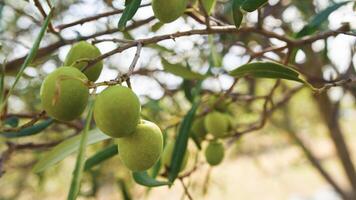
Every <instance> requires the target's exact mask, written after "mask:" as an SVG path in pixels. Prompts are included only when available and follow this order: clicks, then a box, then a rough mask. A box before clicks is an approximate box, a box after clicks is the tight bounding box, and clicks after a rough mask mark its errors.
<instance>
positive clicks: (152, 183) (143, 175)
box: [132, 171, 171, 187]
mask: <svg viewBox="0 0 356 200" xmlns="http://www.w3.org/2000/svg"><path fill="white" fill-rule="evenodd" d="M132 177H133V178H134V180H135V182H136V183H138V184H140V185H143V186H147V187H159V186H164V185H170V184H171V183H170V182H168V181H158V180H156V179H154V178H152V177H150V176H149V175H148V173H147V172H146V171H142V172H132Z"/></svg>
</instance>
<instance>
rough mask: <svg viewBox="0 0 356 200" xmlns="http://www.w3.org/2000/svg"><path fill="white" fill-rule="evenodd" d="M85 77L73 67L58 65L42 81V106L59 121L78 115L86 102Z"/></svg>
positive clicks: (87, 93) (86, 88)
mask: <svg viewBox="0 0 356 200" xmlns="http://www.w3.org/2000/svg"><path fill="white" fill-rule="evenodd" d="M85 81H88V79H87V77H86V76H85V75H84V74H83V73H82V72H81V71H79V70H78V69H76V68H73V67H60V68H58V69H56V70H55V71H54V72H52V73H51V74H49V75H48V76H47V77H46V78H45V79H44V81H43V83H42V86H41V91H40V98H41V104H42V108H43V109H44V110H45V111H46V112H47V114H48V115H49V116H51V117H53V118H54V119H56V120H59V121H71V120H73V119H75V118H77V117H79V116H80V115H81V114H82V113H83V111H84V109H85V107H86V105H87V103H88V97H89V89H88V87H87V86H86V85H85Z"/></svg>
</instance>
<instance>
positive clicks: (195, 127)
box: [192, 117, 207, 139]
mask: <svg viewBox="0 0 356 200" xmlns="http://www.w3.org/2000/svg"><path fill="white" fill-rule="evenodd" d="M192 133H193V134H194V135H195V136H197V138H199V139H204V138H205V135H206V134H207V131H206V129H205V125H204V117H199V118H197V119H195V120H194V121H193V124H192Z"/></svg>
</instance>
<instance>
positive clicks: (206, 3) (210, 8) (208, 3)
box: [202, 0, 216, 15]
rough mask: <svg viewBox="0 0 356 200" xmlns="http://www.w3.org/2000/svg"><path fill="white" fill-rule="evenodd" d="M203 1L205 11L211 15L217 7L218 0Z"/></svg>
mask: <svg viewBox="0 0 356 200" xmlns="http://www.w3.org/2000/svg"><path fill="white" fill-rule="evenodd" d="M202 3H203V6H204V9H205V11H206V12H207V13H208V15H210V14H211V13H212V12H213V10H214V8H215V4H216V0H202Z"/></svg>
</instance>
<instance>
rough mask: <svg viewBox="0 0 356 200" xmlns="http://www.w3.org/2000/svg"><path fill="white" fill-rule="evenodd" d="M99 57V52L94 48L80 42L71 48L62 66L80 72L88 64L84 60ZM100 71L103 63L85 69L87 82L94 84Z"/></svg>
mask: <svg viewBox="0 0 356 200" xmlns="http://www.w3.org/2000/svg"><path fill="white" fill-rule="evenodd" d="M99 56H101V52H100V50H99V49H98V48H97V47H96V46H94V45H92V44H90V43H88V42H85V41H81V42H78V43H75V44H74V45H73V46H72V48H71V49H70V51H69V53H68V54H67V57H66V59H65V61H64V65H65V66H72V67H75V68H78V69H79V70H82V69H83V68H84V67H85V66H86V65H87V64H88V63H87V62H86V60H88V59H89V60H90V59H94V58H96V57H99ZM102 69H103V62H102V61H99V62H97V63H96V64H94V66H91V67H89V68H88V69H86V70H85V71H84V74H85V75H86V76H87V77H88V79H89V80H91V81H94V82H95V81H96V80H97V79H98V78H99V76H100V73H101V70H102Z"/></svg>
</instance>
